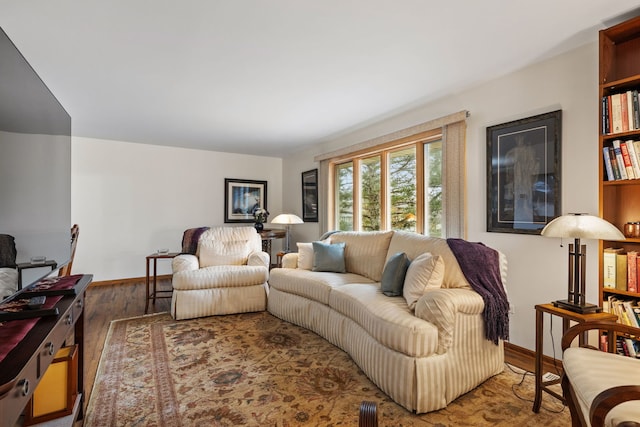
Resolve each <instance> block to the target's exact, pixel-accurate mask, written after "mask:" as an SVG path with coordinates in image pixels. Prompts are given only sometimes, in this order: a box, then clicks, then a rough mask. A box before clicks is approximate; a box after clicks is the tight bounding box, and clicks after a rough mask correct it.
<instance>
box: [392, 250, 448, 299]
mask: <svg viewBox="0 0 640 427" xmlns="http://www.w3.org/2000/svg"><path fill="white" fill-rule="evenodd" d="M443 278H444V261H443V260H442V257H441V256H440V255H436V256H433V255H431V254H430V253H429V252H426V253H424V254H422V255H419V256H418V257H416V259H414V260H413V261H411V264H409V268H408V269H407V274H406V276H405V278H404V287H403V289H402V295H404V299H405V300H407V305H409V308H410V309H411V310H414V309H415V307H416V303H417V302H418V300H419V299H420V297H422V295H424V294H425V292H427V291H428V290H429V289H439V288H440V287H441V286H442V279H443Z"/></svg>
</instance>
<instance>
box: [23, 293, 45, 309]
mask: <svg viewBox="0 0 640 427" xmlns="http://www.w3.org/2000/svg"><path fill="white" fill-rule="evenodd" d="M46 300H47V297H45V296H40V297H33V298H31V299H29V302H28V303H27V307H29V308H30V309H31V310H39V309H41V308H42V306H43V305H44V302H45V301H46Z"/></svg>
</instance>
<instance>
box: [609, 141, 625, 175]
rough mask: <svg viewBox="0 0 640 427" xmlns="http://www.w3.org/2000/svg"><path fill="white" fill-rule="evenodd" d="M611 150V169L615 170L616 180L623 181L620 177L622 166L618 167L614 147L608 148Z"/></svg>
mask: <svg viewBox="0 0 640 427" xmlns="http://www.w3.org/2000/svg"><path fill="white" fill-rule="evenodd" d="M608 149H609V159H610V160H611V168H612V169H613V176H614V177H615V179H616V180H619V179H622V175H620V166H618V158H617V157H616V153H615V151H614V149H613V147H608Z"/></svg>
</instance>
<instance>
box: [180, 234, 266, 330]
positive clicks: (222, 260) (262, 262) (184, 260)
mask: <svg viewBox="0 0 640 427" xmlns="http://www.w3.org/2000/svg"><path fill="white" fill-rule="evenodd" d="M269 263H270V258H269V254H267V253H266V252H263V251H262V239H261V237H260V235H259V234H258V233H257V232H256V230H255V228H253V227H212V228H210V229H208V230H207V231H205V232H204V233H202V235H201V236H200V238H199V239H198V246H197V251H196V254H195V255H190V254H181V255H178V256H177V257H175V258H174V259H173V262H172V268H173V279H172V285H173V295H172V298H171V315H172V316H173V318H174V319H178V320H180V319H190V318H194V317H204V316H212V315H218V314H232V313H245V312H251V311H263V310H266V307H267V291H268V287H267V280H268V278H269Z"/></svg>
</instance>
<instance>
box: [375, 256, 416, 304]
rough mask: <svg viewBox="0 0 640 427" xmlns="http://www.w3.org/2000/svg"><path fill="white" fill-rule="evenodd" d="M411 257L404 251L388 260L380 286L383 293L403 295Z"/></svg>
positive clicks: (389, 295) (393, 295)
mask: <svg viewBox="0 0 640 427" xmlns="http://www.w3.org/2000/svg"><path fill="white" fill-rule="evenodd" d="M409 263H410V261H409V258H408V257H407V254H405V253H404V252H398V253H397V254H395V255H393V256H392V257H391V258H389V260H388V261H387V264H386V265H385V266H384V270H383V271H382V281H381V283H380V288H381V289H382V293H383V294H385V295H386V296H388V297H397V296H400V295H402V287H403V286H404V277H405V275H406V274H407V268H409Z"/></svg>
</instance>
